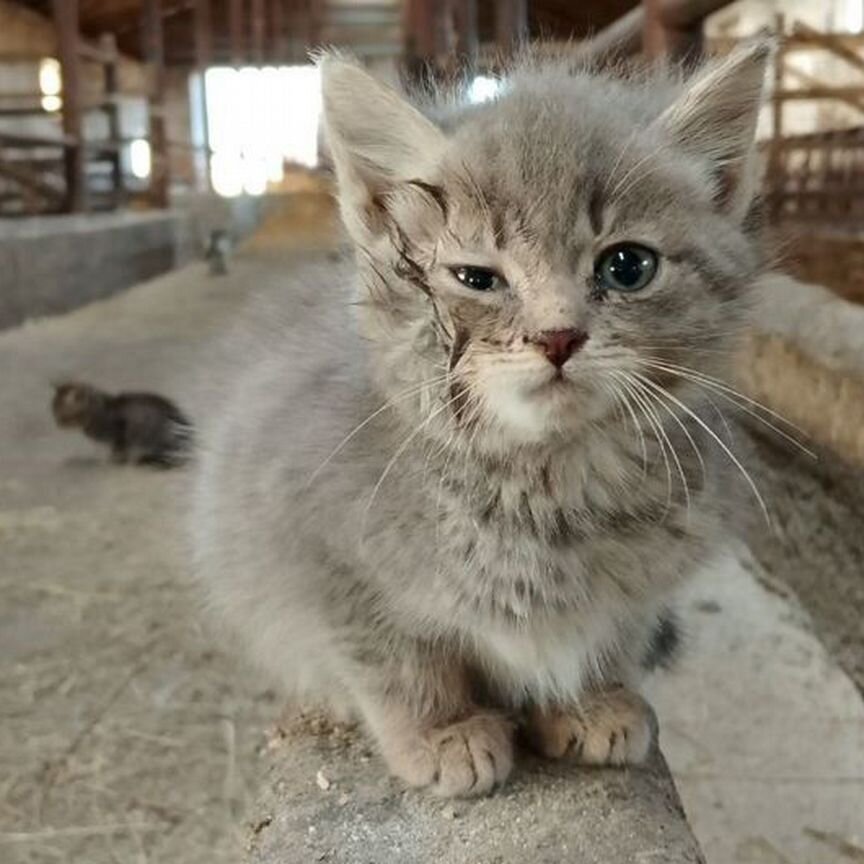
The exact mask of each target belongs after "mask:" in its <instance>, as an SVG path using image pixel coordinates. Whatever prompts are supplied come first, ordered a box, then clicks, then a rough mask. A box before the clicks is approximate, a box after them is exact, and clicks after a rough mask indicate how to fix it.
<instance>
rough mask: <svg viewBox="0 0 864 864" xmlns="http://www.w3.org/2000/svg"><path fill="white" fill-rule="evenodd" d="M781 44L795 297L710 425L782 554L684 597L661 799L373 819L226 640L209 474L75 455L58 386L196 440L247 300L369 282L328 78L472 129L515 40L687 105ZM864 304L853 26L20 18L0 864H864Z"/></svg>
mask: <svg viewBox="0 0 864 864" xmlns="http://www.w3.org/2000/svg"><path fill="white" fill-rule="evenodd" d="M766 30H767V31H770V32H772V33H774V34H776V37H777V50H776V53H775V55H774V56H773V59H772V61H771V68H770V70H769V74H768V79H767V82H766V87H767V98H766V104H765V106H764V108H763V110H762V114H761V116H760V121H759V129H758V146H759V156H760V168H761V179H760V182H761V194H760V198H761V201H762V203H763V218H764V219H765V220H766V224H767V226H768V227H767V230H768V233H769V235H770V237H771V248H772V250H773V254H774V256H775V258H776V261H775V263H774V265H773V270H774V272H775V274H776V276H775V278H774V279H773V282H772V284H771V286H770V290H768V291H766V295H765V298H764V302H763V303H761V304H760V307H759V309H758V310H757V314H756V326H755V327H754V330H753V333H752V335H751V336H750V337H748V340H747V341H746V343H745V344H744V345H743V346H742V349H741V352H740V356H739V357H737V358H736V367H735V379H734V380H733V381H730V382H729V384H728V388H729V389H728V390H727V391H725V394H724V393H723V392H721V393H719V398H721V399H722V398H723V397H724V395H725V396H726V397H729V400H730V403H731V404H730V408H732V407H734V408H737V409H739V411H743V413H744V415H745V416H744V417H743V421H742V424H743V425H742V432H741V433H740V434H741V435H742V436H743V437H742V440H740V444H741V452H746V459H744V457H743V456H742V459H743V460H744V461H745V462H746V467H747V469H748V471H749V472H750V474H751V476H752V478H753V482H754V484H755V485H756V486H757V487H758V489H759V491H760V494H761V496H762V497H763V498H764V499H765V501H766V503H767V507H768V509H769V510H770V517H771V518H770V522H771V524H770V527H766V524H765V523H764V522H761V523H759V524H758V525H756V526H755V527H751V528H748V529H747V531H746V533H745V536H744V537H743V538H742V540H741V542H740V545H739V546H738V547H736V548H734V549H732V550H730V552H729V554H728V556H727V557H726V558H725V559H724V560H723V561H722V562H720V563H718V564H717V565H716V567H714V568H713V569H712V570H711V572H706V573H705V574H704V575H701V576H700V577H699V579H698V580H696V581H695V582H694V584H693V586H692V587H691V588H690V589H689V592H688V593H687V595H686V597H685V599H684V607H685V626H686V632H687V637H686V641H687V648H688V650H687V652H686V656H685V658H684V659H683V660H682V662H681V664H680V666H679V668H677V669H675V670H674V671H670V672H669V673H668V674H667V673H666V672H661V673H659V674H658V675H657V676H656V678H655V680H653V681H652V682H651V684H650V696H651V700H652V702H653V704H654V705H655V708H656V710H657V714H658V719H659V723H660V730H661V733H660V735H661V738H660V742H661V749H662V751H663V755H664V756H665V761H666V763H668V773H667V769H666V767H665V765H660V766H659V767H658V766H656V765H655V767H654V769H653V770H654V771H655V772H656V778H659V779H657V780H656V782H654V779H652V777H654V776H655V775H651V777H648V779H645V778H641V779H640V778H639V776H638V772H634V774H636V775H637V776H634V777H633V778H631V780H627V781H618V780H615V779H609V778H607V777H606V776H605V775H604V774H603V773H602V772H597V773H596V774H595V775H592V776H591V777H590V778H589V779H587V780H580V781H579V783H576V785H572V784H571V783H570V781H569V780H568V779H567V778H562V777H561V776H558V775H556V776H554V777H551V778H550V777H549V776H547V775H541V782H542V780H543V778H545V781H546V782H547V784H548V789H549V790H550V791H548V795H546V797H544V798H542V801H541V798H540V797H535V789H536V785H535V786H532V785H531V783H525V784H523V785H522V786H518V787H517V789H516V791H515V792H514V793H513V795H512V796H510V797H508V795H504V796H501V797H497V798H493V799H490V800H489V801H486V802H482V803H479V804H476V805H475V804H469V803H466V802H458V803H456V804H452V803H446V802H439V803H436V804H434V805H420V804H418V803H417V802H416V801H414V799H407V798H403V796H402V793H401V792H399V791H398V790H396V789H395V787H392V786H388V785H386V784H384V785H382V783H383V781H382V782H380V783H378V785H374V784H372V783H371V782H370V781H368V777H367V773H368V772H367V769H366V766H367V764H368V763H369V762H370V761H372V762H374V760H375V759H376V756H375V754H374V753H373V752H371V751H370V750H368V748H366V745H365V744H364V743H363V742H362V739H361V738H358V737H357V734H356V732H355V731H353V730H351V729H349V728H347V727H343V726H339V725H338V724H337V725H336V726H335V727H333V726H330V725H327V724H324V723H323V721H319V720H317V719H313V720H309V721H308V722H307V721H306V720H304V721H303V723H301V724H300V726H302V729H300V728H299V726H298V723H297V721H296V720H294V719H290V718H289V716H288V715H287V714H285V712H284V706H283V705H282V704H281V702H280V697H279V696H278V694H277V693H276V692H274V690H273V689H272V688H270V687H269V686H267V685H266V684H265V683H262V681H260V680H259V679H258V678H256V676H255V675H254V674H252V673H251V672H250V671H249V669H248V667H247V666H246V665H245V664H244V662H243V661H242V659H241V657H240V652H239V651H237V649H236V647H235V646H234V645H233V644H232V643H231V642H230V640H229V639H228V638H227V636H226V635H225V634H223V633H222V632H220V630H219V628H218V627H214V625H213V624H212V622H209V621H208V619H207V616H206V615H205V614H202V611H201V609H200V608H199V605H200V598H199V596H198V593H197V591H196V588H195V586H194V585H193V584H192V583H191V581H190V580H189V579H188V572H187V571H188V563H187V559H188V555H187V552H186V550H185V549H184V542H185V541H184V536H183V528H182V526H183V519H184V517H183V511H184V507H185V506H186V497H185V496H187V488H186V486H187V484H186V480H185V475H184V473H183V472H182V471H177V472H173V471H169V472H160V471H146V470H143V471H142V470H141V469H140V468H136V467H135V466H117V465H113V464H110V462H109V461H108V460H107V459H106V458H105V454H104V453H103V452H101V451H100V450H99V449H97V448H96V446H95V445H93V444H92V443H91V442H88V441H87V440H85V439H84V438H83V437H81V436H75V435H70V434H65V433H63V432H62V431H61V430H59V429H57V428H56V427H55V425H54V423H53V421H52V418H51V416H50V411H49V403H50V398H51V386H52V383H54V382H56V381H58V380H62V379H66V378H75V379H81V380H86V381H93V382H95V383H97V384H98V385H99V386H102V387H104V388H106V389H108V390H112V391H120V390H129V389H147V390H153V391H155V392H159V393H165V394H167V395H170V396H171V397H172V398H176V399H177V401H178V402H179V403H180V404H182V405H183V406H184V409H185V410H188V412H189V413H190V414H191V416H192V417H195V416H196V414H197V412H200V411H204V410H206V404H205V401H204V396H203V393H202V391H201V387H200V384H199V382H200V375H201V369H202V368H206V364H207V357H208V353H207V352H208V350H209V348H208V346H209V345H210V343H211V342H212V341H213V339H215V338H216V337H218V335H219V334H220V333H222V332H223V331H224V330H225V329H226V328H227V327H229V326H230V325H231V323H232V322H233V321H234V320H235V319H236V317H237V316H238V315H239V314H240V313H241V310H242V309H243V307H244V305H245V303H246V302H247V300H248V297H249V294H250V292H251V291H252V290H253V289H254V291H256V292H263V293H265V294H266V293H267V292H278V291H280V290H281V287H282V285H283V282H284V274H285V273H286V272H289V271H292V270H294V269H296V268H298V267H299V266H300V265H301V264H302V263H304V262H308V261H309V260H321V261H327V260H328V259H329V258H333V257H336V256H340V255H343V254H344V241H343V237H342V234H341V229H340V227H339V222H338V214H337V212H336V207H335V205H334V203H333V197H332V196H333V178H332V175H331V170H330V166H329V162H328V157H327V150H326V142H325V141H324V140H323V138H322V132H321V128H320V127H321V123H320V116H321V97H320V76H319V72H318V69H317V67H316V66H315V62H314V59H315V51H316V50H317V49H319V48H321V47H326V46H336V47H338V48H340V49H344V50H345V51H348V52H350V53H351V54H353V55H354V56H356V57H357V58H359V59H360V60H361V61H362V62H363V63H364V64H365V65H366V66H367V67H368V68H369V69H370V70H371V71H372V72H373V73H374V74H376V75H377V76H378V77H380V78H382V79H383V80H386V81H389V82H391V83H393V85H394V86H396V87H408V88H415V89H416V88H419V89H421V90H422V88H423V87H425V86H427V84H428V82H430V81H436V82H441V83H446V84H448V85H450V86H454V87H458V88H460V91H461V92H463V93H464V98H466V99H469V100H471V101H477V102H480V101H483V100H486V99H492V98H494V97H495V93H496V91H497V89H498V87H500V79H501V76H502V74H504V70H506V65H507V61H508V58H510V57H511V56H512V55H513V53H514V52H515V51H516V50H517V49H518V48H519V46H520V45H522V44H523V43H524V42H525V41H526V40H530V41H531V42H542V43H544V45H545V46H546V47H545V48H544V50H550V51H551V50H555V51H568V50H573V51H576V50H577V49H578V47H579V46H580V45H581V44H582V43H583V42H584V41H585V40H587V39H589V38H594V39H597V40H599V42H600V43H602V44H603V45H604V46H606V47H607V49H608V51H609V52H610V54H611V55H614V56H622V57H636V56H639V55H641V56H643V57H644V58H646V59H647V60H648V61H651V62H657V63H662V62H674V63H678V64H681V66H682V67H683V68H684V69H685V70H686V69H687V68H689V67H690V66H691V65H693V64H694V63H695V62H696V60H697V59H698V58H699V57H700V56H702V55H721V54H724V53H726V52H729V51H730V50H732V49H733V48H734V47H735V46H736V45H737V44H739V43H740V42H742V41H743V40H746V39H748V38H752V37H753V36H754V34H757V33H760V32H764V31H766ZM862 303H864V0H735V2H729V0H725V2H724V0H643V2H641V3H639V2H634V0H584V2H579V3H569V2H565V0H441V2H434V0H326V2H325V0H0V380H2V382H3V384H2V387H0V408H2V410H0V490H2V497H0V595H2V598H3V601H2V607H0V655H2V657H3V673H2V676H0V717H2V721H0V860H3V861H9V862H14V864H36V862H40V864H42V862H45V864H47V862H66V861H68V862H87V864H102V862H106V864H108V862H136V864H144V862H182V864H198V862H202V864H203V862H205V861H206V862H208V864H219V862H223V861H224V862H226V864H227V862H229V861H230V862H232V864H233V862H237V861H246V862H250V864H251V862H257V864H265V862H277V861H280V862H293V861H298V862H299V861H304V862H306V861H332V862H339V861H345V862H349V861H350V862H354V861H356V862H360V861H376V862H381V861H386V860H405V861H410V862H417V864H424V862H427V861H432V860H438V861H452V862H454V864H458V862H462V861H464V862H469V861H470V862H473V864H478V862H479V864H487V862H493V861H514V862H516V861H526V862H528V861H531V862H534V861H541V860H548V861H571V860H572V861H582V860H584V861H591V860H597V861H601V860H602V861H604V862H617V861H619V860H620V861H622V862H623V861H645V862H649V861H664V862H678V861H681V862H684V861H691V862H692V861H707V862H708V864H733V862H735V864H738V862H741V864H848V862H853V864H854V862H862V861H864V816H862V814H864V624H862V622H864V572H862V567H864V564H862V562H864V534H862V531H861V529H860V525H861V518H862V517H864V492H862V490H864V485H862V479H864V474H862V466H864V431H862V430H864V309H862V306H861V304H862ZM765 421H767V423H766V422H765ZM772 426H773V427H775V428H773V429H772V428H770V427H772ZM790 438H791V439H795V440H796V441H798V442H803V443H804V445H805V447H806V450H807V451H809V452H802V449H801V447H798V446H795V445H794V443H790V440H789V439H790ZM814 453H815V454H816V456H817V457H818V458H815V459H814V458H813V457H812V454H814ZM304 724H305V725H304ZM310 726H311V727H314V728H312V732H310V731H309V727H310ZM298 729H299V731H298ZM310 742H313V743H310ZM670 777H671V779H669V778H670ZM656 778H655V779H656ZM533 781H534V782H535V783H536V782H537V778H533ZM376 782H377V781H376ZM622 782H623V784H624V785H621V783H622ZM673 782H674V786H673V785H672V783H673ZM628 783H629V784H631V785H627V784H628ZM580 784H581V785H580ZM652 784H653V785H652ZM676 790H677V791H676ZM544 794H545V793H544ZM538 795H539V793H538ZM670 796H671V798H670ZM677 796H680V801H681V804H682V805H683V813H684V814H686V816H682V814H681V812H680V810H679V809H677V808H678V807H679V805H678V804H677V801H678V798H677ZM643 800H648V801H649V802H654V803H656V802H660V803H657V808H659V809H651V808H650V807H649V808H648V809H647V810H642V809H639V808H641V807H642V806H643V804H642V803H641V802H642V801H643ZM670 800H671V801H673V804H672V805H669V804H668V801H670ZM634 802H635V803H634ZM664 802H665V803H664ZM661 804H662V806H661ZM652 806H653V804H652ZM664 808H666V809H664ZM637 811H638V812H637ZM286 813H288V814H294V815H293V817H291V818H288V816H286V815H285V814H286ZM406 814H407V815H406ZM580 814H581V815H580ZM634 814H635V815H634ZM580 820H581V821H580ZM646 825H647V827H646ZM573 826H575V827H573ZM604 826H605V827H604ZM571 831H572V832H575V834H574V836H571V834H570V833H568V832H571ZM424 832H425V833H424ZM592 832H596V835H597V837H598V838H602V841H601V839H598V840H597V841H596V844H598V845H592V843H593V842H594V841H592V840H591V834H592ZM583 835H587V836H588V840H586V839H585V838H584V836H583ZM561 838H565V839H566V842H565V840H562V839H561ZM625 838H629V839H625ZM603 843H607V844H609V845H608V848H607V846H603V845H602V844H603ZM568 844H569V846H568ZM580 844H587V845H580ZM628 844H630V845H628ZM394 849H395V850H396V852H393V850H394ZM609 850H611V851H609ZM543 856H545V857H543ZM616 856H617V857H616Z"/></svg>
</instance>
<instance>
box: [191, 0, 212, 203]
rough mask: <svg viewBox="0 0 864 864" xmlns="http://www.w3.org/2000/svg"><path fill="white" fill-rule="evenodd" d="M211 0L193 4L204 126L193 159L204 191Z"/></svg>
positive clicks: (207, 155) (206, 179)
mask: <svg viewBox="0 0 864 864" xmlns="http://www.w3.org/2000/svg"><path fill="white" fill-rule="evenodd" d="M210 2H211V0H196V2H195V21H194V27H195V69H196V71H197V72H198V76H197V80H198V87H197V88H196V89H197V92H196V94H195V98H196V99H197V100H198V107H199V109H200V111H201V122H202V124H203V126H204V147H205V152H204V153H203V154H199V153H196V154H195V156H194V157H193V158H194V159H195V163H196V169H195V170H196V172H197V176H198V177H199V178H201V182H202V185H203V186H204V187H205V189H209V188H210V186H211V179H210V123H209V120H208V117H207V89H206V81H205V76H206V74H207V69H208V67H209V66H210V65H211V63H212V62H213V9H212V7H211V5H210Z"/></svg>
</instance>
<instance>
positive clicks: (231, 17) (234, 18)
mask: <svg viewBox="0 0 864 864" xmlns="http://www.w3.org/2000/svg"><path fill="white" fill-rule="evenodd" d="M228 30H229V32H230V34H231V63H232V65H234V66H241V65H242V64H243V62H244V60H245V59H246V58H245V50H244V47H245V46H244V42H245V40H244V39H243V0H228Z"/></svg>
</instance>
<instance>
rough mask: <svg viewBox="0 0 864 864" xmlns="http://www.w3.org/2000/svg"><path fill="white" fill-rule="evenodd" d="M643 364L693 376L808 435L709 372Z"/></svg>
mask: <svg viewBox="0 0 864 864" xmlns="http://www.w3.org/2000/svg"><path fill="white" fill-rule="evenodd" d="M642 362H643V363H653V364H654V365H655V366H657V368H661V369H664V371H667V372H679V373H686V374H688V375H692V376H694V377H695V378H698V379H699V380H700V381H702V382H703V383H705V384H706V385H707V384H711V385H713V386H714V387H716V388H717V389H718V390H722V391H724V392H725V393H728V394H730V395H732V396H735V397H737V398H738V399H741V400H742V401H743V402H746V403H747V404H748V405H752V406H753V407H754V408H758V409H759V410H760V411H764V412H765V413H766V414H768V415H770V416H771V417H773V418H774V419H775V420H779V421H780V422H781V423H783V424H784V425H786V426H789V427H790V428H792V429H794V430H795V431H796V432H800V433H801V434H802V435H806V434H807V433H806V432H805V431H804V430H803V429H802V428H801V427H800V426H796V425H795V424H794V423H793V422H792V421H791V420H789V419H788V418H787V417H784V416H783V415H782V414H778V413H777V412H776V411H772V410H771V409H770V408H769V407H768V406H767V405H763V404H762V403H761V402H759V401H757V400H756V399H751V398H750V397H749V396H745V395H744V394H743V393H742V392H741V391H740V390H736V389H735V388H734V387H732V386H730V385H729V383H728V382H726V381H723V380H722V379H720V378H715V377H714V376H713V375H709V374H708V373H707V372H700V371H698V370H697V369H691V368H690V367H689V366H679V365H678V364H676V363H668V362H666V361H657V360H650V361H644V360H643V361H642Z"/></svg>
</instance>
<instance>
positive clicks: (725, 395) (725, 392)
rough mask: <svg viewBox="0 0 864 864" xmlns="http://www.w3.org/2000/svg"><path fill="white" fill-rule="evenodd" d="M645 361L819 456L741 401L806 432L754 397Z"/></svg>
mask: <svg viewBox="0 0 864 864" xmlns="http://www.w3.org/2000/svg"><path fill="white" fill-rule="evenodd" d="M643 363H644V365H646V366H648V367H650V368H656V369H659V370H660V371H663V372H668V373H669V374H670V375H676V376H677V377H678V378H683V379H684V380H685V381H690V382H691V383H693V384H697V385H699V386H700V387H703V388H706V389H707V390H710V392H712V393H714V394H715V395H716V396H719V397H720V398H721V399H725V400H726V401H727V402H729V403H730V404H732V405H734V406H735V407H736V408H738V409H740V410H741V411H743V412H744V413H745V414H748V415H749V416H751V417H753V418H754V419H755V420H758V421H759V422H760V423H761V424H762V425H763V426H765V427H766V428H768V429H771V430H772V431H773V432H775V433H776V434H777V435H779V436H780V437H781V438H784V439H785V440H786V441H788V442H789V443H790V444H792V445H794V446H795V447H797V448H798V449H799V450H800V451H801V452H802V453H805V454H806V455H807V456H809V457H810V458H811V459H816V458H817V456H816V454H815V453H814V452H813V451H812V450H810V449H809V448H808V447H805V446H804V445H803V444H802V443H801V442H800V441H798V439H797V438H795V437H794V436H792V435H790V434H789V433H788V432H786V431H785V430H783V429H781V428H780V427H779V426H776V425H775V424H774V423H771V421H770V420H766V419H765V418H764V417H763V416H762V415H761V414H760V413H759V412H758V411H754V410H753V409H752V408H750V407H748V405H747V404H744V402H742V401H739V400H745V401H746V402H748V403H750V404H753V405H757V406H758V407H760V408H761V409H762V410H763V411H768V412H769V413H770V414H771V415H772V416H776V417H778V419H780V420H782V421H783V422H784V423H786V424H787V425H788V426H790V427H791V428H793V429H795V430H797V431H799V432H801V434H802V435H804V434H806V433H804V431H803V430H801V429H799V428H798V427H797V426H795V424H793V423H791V422H790V421H788V420H786V419H785V418H784V417H782V416H781V415H779V414H775V412H773V411H771V410H770V409H768V408H765V407H764V406H762V405H760V403H758V402H754V400H752V399H747V397H745V396H743V395H741V394H739V393H737V391H735V390H733V389H732V388H731V387H722V386H720V385H719V384H717V383H716V382H715V381H712V380H710V379H707V378H705V377H704V376H698V375H694V374H692V373H691V372H690V371H689V370H688V371H686V372H684V371H679V370H677V369H671V368H668V367H666V366H664V365H662V364H661V365H658V364H656V363H653V362H651V363H648V362H645V361H643ZM731 394H735V395H734V396H733V395H731ZM715 407H716V406H715ZM717 410H718V413H720V412H719V409H717ZM720 416H721V417H722V416H723V415H722V413H721V414H720ZM723 422H724V423H726V419H725V418H723ZM726 428H727V431H730V430H729V426H728V423H727V424H726ZM730 437H731V431H730Z"/></svg>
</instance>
